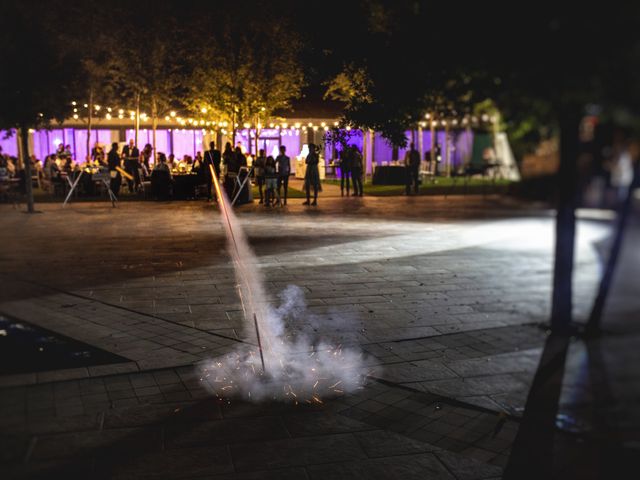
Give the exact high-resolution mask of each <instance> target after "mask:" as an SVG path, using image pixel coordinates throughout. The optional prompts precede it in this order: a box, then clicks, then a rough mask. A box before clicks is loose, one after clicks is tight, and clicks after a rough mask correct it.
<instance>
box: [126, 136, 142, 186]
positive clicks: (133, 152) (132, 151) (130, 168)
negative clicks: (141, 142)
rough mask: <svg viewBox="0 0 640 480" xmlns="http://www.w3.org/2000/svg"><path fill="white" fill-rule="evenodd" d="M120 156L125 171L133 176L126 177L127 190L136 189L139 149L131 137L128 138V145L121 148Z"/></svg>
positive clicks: (138, 175) (138, 172)
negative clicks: (130, 177)
mask: <svg viewBox="0 0 640 480" xmlns="http://www.w3.org/2000/svg"><path fill="white" fill-rule="evenodd" d="M122 157H123V158H124V169H125V171H126V172H127V173H128V174H129V175H131V176H132V177H133V180H130V179H127V185H128V187H129V191H130V192H134V191H137V190H138V187H139V186H140V171H139V166H140V150H138V147H136V146H135V143H134V141H133V138H132V139H130V140H129V145H125V147H124V148H123V149H122Z"/></svg>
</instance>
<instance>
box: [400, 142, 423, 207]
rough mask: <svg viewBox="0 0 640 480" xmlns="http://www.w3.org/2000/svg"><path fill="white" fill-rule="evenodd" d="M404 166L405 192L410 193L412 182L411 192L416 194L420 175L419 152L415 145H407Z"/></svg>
mask: <svg viewBox="0 0 640 480" xmlns="http://www.w3.org/2000/svg"><path fill="white" fill-rule="evenodd" d="M404 167H405V172H406V185H405V193H406V194H407V195H411V185H412V184H413V193H415V194H416V195H417V194H418V182H419V178H420V177H419V175H420V153H418V151H417V150H416V149H415V145H414V144H413V143H411V144H410V145H409V151H408V152H407V153H406V154H405V157H404Z"/></svg>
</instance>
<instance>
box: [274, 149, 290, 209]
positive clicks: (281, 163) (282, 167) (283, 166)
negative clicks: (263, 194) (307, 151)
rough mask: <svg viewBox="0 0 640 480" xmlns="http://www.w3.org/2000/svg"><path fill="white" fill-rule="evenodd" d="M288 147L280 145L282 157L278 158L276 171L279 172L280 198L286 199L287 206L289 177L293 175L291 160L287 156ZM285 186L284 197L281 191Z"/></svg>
mask: <svg viewBox="0 0 640 480" xmlns="http://www.w3.org/2000/svg"><path fill="white" fill-rule="evenodd" d="M286 151H287V147H285V146H284V145H280V155H278V156H277V157H276V169H277V170H278V197H279V198H282V199H284V204H285V205H286V204H287V193H288V192H289V175H290V174H291V159H290V158H289V157H287V155H285V152H286ZM283 186H284V196H283V195H282V193H281V192H280V189H281V188H282V187H283Z"/></svg>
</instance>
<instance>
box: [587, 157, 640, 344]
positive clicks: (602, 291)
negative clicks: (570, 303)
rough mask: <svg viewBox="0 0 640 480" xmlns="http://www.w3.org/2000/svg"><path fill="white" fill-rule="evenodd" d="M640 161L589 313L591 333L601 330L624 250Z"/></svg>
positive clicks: (588, 323)
mask: <svg viewBox="0 0 640 480" xmlns="http://www.w3.org/2000/svg"><path fill="white" fill-rule="evenodd" d="M639 177H640V161H636V166H635V169H634V175H633V181H632V182H631V185H630V186H629V191H628V192H627V196H626V197H625V199H624V203H623V204H622V207H621V208H620V211H619V212H618V218H617V220H616V226H615V232H614V237H613V245H612V246H611V252H610V254H609V258H608V259H607V264H606V266H605V270H604V273H603V274H602V278H601V280H600V286H599V288H598V295H597V297H596V299H595V302H594V303H593V307H592V309H591V314H590V315H589V321H588V322H587V331H588V332H590V333H596V332H598V331H599V330H600V323H601V319H602V312H603V311H604V306H605V301H606V299H607V295H608V294H609V289H610V287H611V282H612V280H613V274H614V272H615V268H616V264H617V262H618V257H619V256H620V250H622V239H623V238H624V230H625V226H626V224H627V220H628V218H629V214H630V213H631V205H632V203H633V192H634V190H635V189H636V188H637V187H638V185H639V184H640V178H639Z"/></svg>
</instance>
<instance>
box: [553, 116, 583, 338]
mask: <svg viewBox="0 0 640 480" xmlns="http://www.w3.org/2000/svg"><path fill="white" fill-rule="evenodd" d="M579 122H580V116H579V115H575V114H568V115H563V116H562V118H561V122H560V129H561V131H560V168H559V170H558V175H557V185H556V190H557V213H556V244H555V259H554V268H553V293H552V301H551V329H552V330H553V331H555V332H567V331H568V330H569V329H570V325H571V321H572V313H571V310H572V306H573V302H572V295H573V288H572V279H573V257H574V246H575V245H574V243H575V235H576V216H575V209H576V193H577V192H576V185H577V175H578V171H577V157H578V126H579Z"/></svg>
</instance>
